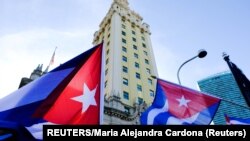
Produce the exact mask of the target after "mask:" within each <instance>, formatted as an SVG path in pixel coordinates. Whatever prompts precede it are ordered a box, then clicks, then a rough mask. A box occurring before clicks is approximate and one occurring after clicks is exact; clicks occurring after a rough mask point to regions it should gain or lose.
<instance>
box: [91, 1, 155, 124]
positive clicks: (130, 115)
mask: <svg viewBox="0 0 250 141" xmlns="http://www.w3.org/2000/svg"><path fill="white" fill-rule="evenodd" d="M99 27H100V29H99V30H98V31H97V32H95V34H94V40H93V44H94V45H96V44H99V43H101V42H104V46H105V108H104V124H139V122H138V117H139V114H140V111H141V108H142V107H143V106H145V104H146V105H148V106H149V105H151V103H152V101H153V99H154V95H155V83H156V81H155V80H154V79H153V78H152V77H151V76H152V75H153V76H158V73H157V69H156V63H155V58H154V53H153V49H152V44H151V40H150V35H151V32H150V29H149V25H148V24H146V23H144V22H143V18H142V17H141V16H140V15H139V14H137V13H136V12H134V11H132V10H131V9H130V8H129V3H128V1H127V0H114V1H113V3H112V5H111V8H110V9H109V11H108V13H107V15H106V16H105V17H104V19H103V20H102V22H101V24H100V25H99Z"/></svg>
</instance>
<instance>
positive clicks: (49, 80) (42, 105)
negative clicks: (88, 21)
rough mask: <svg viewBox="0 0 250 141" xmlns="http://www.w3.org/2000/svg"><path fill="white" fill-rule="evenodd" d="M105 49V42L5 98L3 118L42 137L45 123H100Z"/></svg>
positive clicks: (2, 109) (0, 107)
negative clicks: (103, 49) (103, 53)
mask: <svg viewBox="0 0 250 141" xmlns="http://www.w3.org/2000/svg"><path fill="white" fill-rule="evenodd" d="M102 48H103V44H102V43H101V44H99V45H97V46H95V47H93V48H91V49H90V50H88V51H86V52H84V53H82V54H80V55H78V56H77V57H75V58H73V59H71V60H69V61H67V62H66V63H64V64H62V65H60V66H59V67H57V68H55V69H54V70H52V71H50V72H49V73H47V74H45V75H43V76H42V77H40V78H39V79H36V80H34V81H33V82H31V83H29V84H27V85H26V86H24V87H22V88H21V89H19V90H17V91H15V92H13V93H12V94H10V95H8V96H6V97H4V98H3V99H1V100H0V103H1V106H0V120H2V121H9V122H12V123H13V122H14V123H18V125H20V126H23V127H25V128H26V129H27V130H28V131H29V132H30V133H31V134H32V135H33V137H34V138H36V139H42V125H44V124H70V125H77V124H88V125H98V124H100V123H101V121H102V115H101V114H102V113H103V112H102V110H103V108H102V107H103V105H102V104H103V103H102V99H103V97H102V95H101V91H102V90H103V84H102V83H101V80H103V79H101V77H102V76H103V75H101V72H102V71H101V68H102V65H103V64H102V57H103V56H102ZM1 126H2V125H1V123H0V128H1Z"/></svg>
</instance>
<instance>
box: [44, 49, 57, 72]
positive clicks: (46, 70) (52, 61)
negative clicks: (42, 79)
mask: <svg viewBox="0 0 250 141" xmlns="http://www.w3.org/2000/svg"><path fill="white" fill-rule="evenodd" d="M56 49H57V46H56V47H55V50H54V52H53V54H52V56H51V59H50V61H49V65H48V66H47V68H46V69H45V71H44V73H47V72H48V71H49V67H50V66H51V65H52V63H54V59H55V53H56Z"/></svg>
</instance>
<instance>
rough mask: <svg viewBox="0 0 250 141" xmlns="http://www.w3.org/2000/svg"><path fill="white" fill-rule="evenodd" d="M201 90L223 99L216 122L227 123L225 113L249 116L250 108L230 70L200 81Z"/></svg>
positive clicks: (235, 115)
mask: <svg viewBox="0 0 250 141" xmlns="http://www.w3.org/2000/svg"><path fill="white" fill-rule="evenodd" d="M198 85H199V88H200V90H201V91H203V92H206V93H208V94H211V95H215V96H217V97H219V98H221V99H222V101H221V103H220V106H219V109H218V111H217V113H216V115H215V117H214V123H215V124H219V125H222V124H226V121H225V117H224V114H228V115H229V116H234V117H239V118H249V117H250V108H249V107H248V106H247V103H246V101H245V99H244V97H243V95H242V94H241V92H240V89H239V87H238V85H237V83H236V81H235V79H234V77H233V75H232V73H231V72H230V71H226V72H222V73H218V74H215V75H212V76H209V77H207V78H205V79H202V80H200V81H198Z"/></svg>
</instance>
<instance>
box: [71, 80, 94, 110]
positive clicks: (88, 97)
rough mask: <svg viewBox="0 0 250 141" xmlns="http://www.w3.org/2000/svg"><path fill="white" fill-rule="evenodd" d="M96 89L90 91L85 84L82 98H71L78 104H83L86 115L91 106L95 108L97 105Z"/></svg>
mask: <svg viewBox="0 0 250 141" xmlns="http://www.w3.org/2000/svg"><path fill="white" fill-rule="evenodd" d="M96 88H97V86H96ZM96 88H95V89H94V90H92V91H90V90H89V88H88V86H87V85H86V84H83V89H84V92H83V94H82V95H80V96H77V97H73V98H71V99H73V100H75V101H77V102H81V103H82V113H84V112H85V111H86V110H87V109H88V108H89V106H90V105H93V106H96V105H97V104H96V101H95V92H96Z"/></svg>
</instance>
